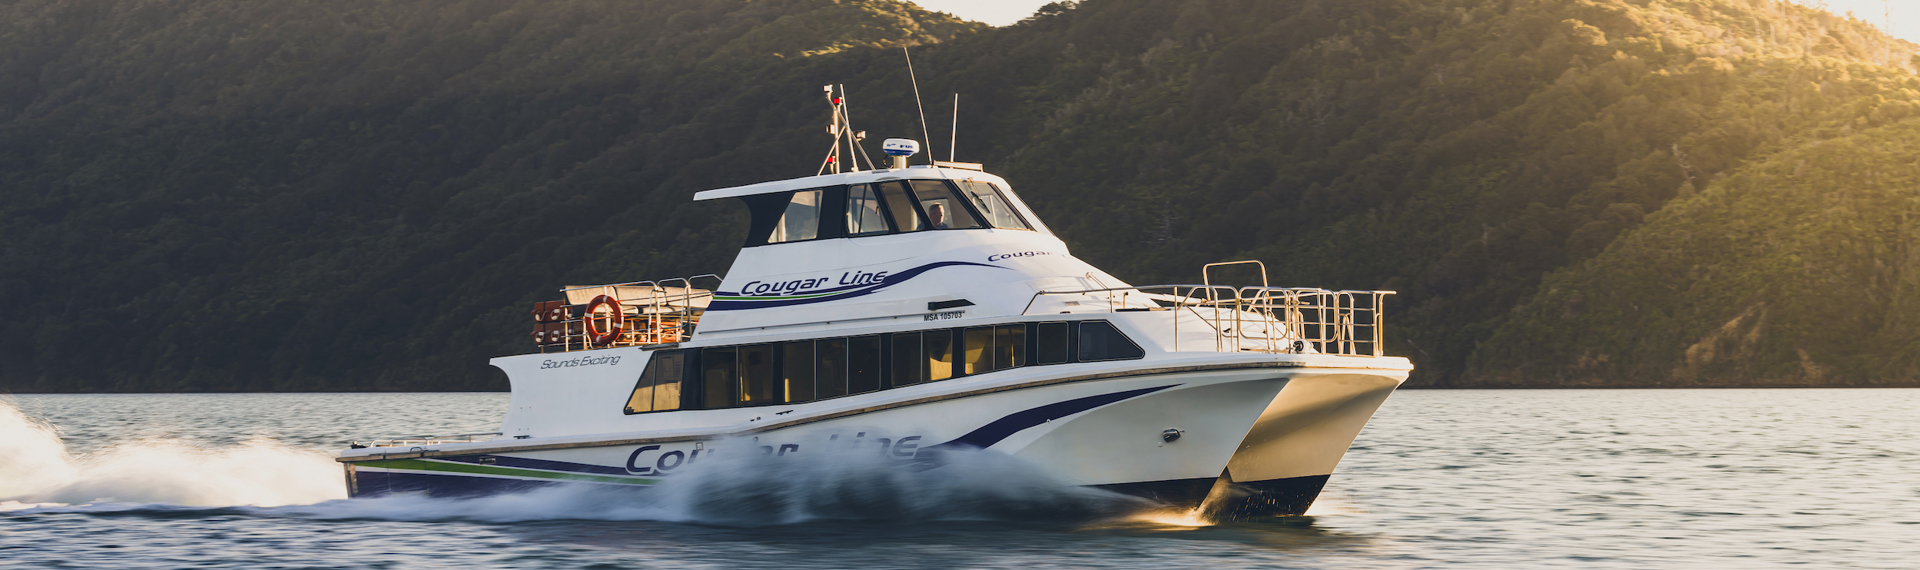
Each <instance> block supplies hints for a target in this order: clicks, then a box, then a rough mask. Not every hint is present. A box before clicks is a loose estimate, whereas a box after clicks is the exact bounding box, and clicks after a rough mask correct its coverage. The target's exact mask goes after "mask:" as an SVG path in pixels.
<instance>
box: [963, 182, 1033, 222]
mask: <svg viewBox="0 0 1920 570" xmlns="http://www.w3.org/2000/svg"><path fill="white" fill-rule="evenodd" d="M999 190H1000V189H999V188H996V187H994V186H993V185H992V184H988V183H985V182H980V181H977V180H962V181H960V191H961V192H963V193H965V194H966V195H967V199H968V200H971V201H973V208H974V209H976V210H979V211H980V215H982V216H986V217H987V223H989V224H992V225H993V227H996V228H1004V229H1012V230H1032V229H1033V228H1032V227H1031V226H1028V225H1027V221H1026V220H1024V219H1021V218H1020V213H1019V212H1016V211H1014V210H1013V206H1012V205H1010V204H1008V203H1007V200H1006V199H1005V198H1003V197H1001V195H1000V191H999Z"/></svg>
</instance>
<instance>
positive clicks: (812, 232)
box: [767, 190, 826, 243]
mask: <svg viewBox="0 0 1920 570" xmlns="http://www.w3.org/2000/svg"><path fill="white" fill-rule="evenodd" d="M825 197H826V192H825V191H824V190H802V191H799V192H794V193H793V199H792V200H789V201H788V202H787V210H786V211H785V212H782V213H781V214H780V221H778V222H775V223H774V225H773V234H771V235H769V236H767V243H782V242H789V241H801V240H809V239H814V238H817V237H820V205H821V202H822V201H823V200H825Z"/></svg>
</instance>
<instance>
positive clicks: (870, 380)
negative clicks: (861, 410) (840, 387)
mask: <svg viewBox="0 0 1920 570" xmlns="http://www.w3.org/2000/svg"><path fill="white" fill-rule="evenodd" d="M846 343H847V393H848V394H862V393H866V392H872V391H874V390H879V389H880V337H878V336H856V337H853V338H849V339H847V340H846Z"/></svg>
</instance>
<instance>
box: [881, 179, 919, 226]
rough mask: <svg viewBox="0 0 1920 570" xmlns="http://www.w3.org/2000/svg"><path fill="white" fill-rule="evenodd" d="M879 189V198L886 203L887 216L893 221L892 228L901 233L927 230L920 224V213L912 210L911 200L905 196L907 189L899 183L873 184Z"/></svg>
mask: <svg viewBox="0 0 1920 570" xmlns="http://www.w3.org/2000/svg"><path fill="white" fill-rule="evenodd" d="M874 186H875V187H878V188H879V189H880V197H881V198H883V199H885V200H886V202H887V214H888V215H889V217H891V218H892V219H893V227H895V228H899V229H900V231H901V232H917V231H920V230H924V229H927V227H926V224H923V223H921V222H920V213H919V212H915V211H914V210H913V198H911V197H908V196H907V187H906V185H905V184H903V183H900V182H883V183H880V184H875V185H874Z"/></svg>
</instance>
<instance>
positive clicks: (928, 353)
mask: <svg viewBox="0 0 1920 570" xmlns="http://www.w3.org/2000/svg"><path fill="white" fill-rule="evenodd" d="M1096 323H1097V324H1099V325H1104V326H1106V327H1108V328H1109V329H1111V330H1112V331H1113V333H1114V334H1116V335H1118V336H1119V338H1120V339H1121V340H1124V341H1126V343H1127V344H1128V345H1129V346H1131V347H1132V348H1133V351H1134V352H1135V353H1137V354H1138V356H1130V357H1122V358H1105V359H1092V360H1086V359H1082V358H1081V357H1080V341H1081V340H1082V335H1081V334H1080V333H1081V328H1082V327H1084V326H1087V325H1090V324H1096ZM1047 325H1063V326H1065V327H1066V328H1067V330H1066V332H1067V335H1066V337H1067V338H1066V343H1067V360H1066V361H1063V362H1049V363H1043V362H1040V350H1041V349H1040V342H1041V340H1040V337H1041V333H1040V330H1041V328H1042V327H1044V326H1047ZM1013 328H1018V329H1019V331H1018V336H1020V337H1021V342H1019V343H1018V345H1019V346H1013V345H1009V346H1007V347H1000V346H998V345H999V341H1000V339H1001V337H1002V336H1003V335H1002V333H1001V331H1002V330H1003V329H1013ZM976 329H983V330H980V331H979V332H984V333H986V338H987V339H988V341H989V342H990V343H992V344H991V345H990V346H988V347H987V348H985V349H984V350H983V353H984V356H985V357H986V366H987V367H988V369H986V370H983V371H979V372H967V370H966V369H967V359H966V354H967V342H966V337H967V332H968V331H970V330H976ZM907 335H913V336H916V337H918V339H917V340H918V341H919V342H918V345H919V348H918V350H917V351H916V354H917V355H918V356H917V360H918V361H919V362H916V363H915V364H914V368H915V369H916V370H917V371H918V374H919V375H920V376H921V380H920V381H918V382H915V383H913V384H901V383H899V381H898V379H897V378H896V377H895V376H896V375H895V372H896V370H895V369H896V368H898V367H899V366H900V363H899V362H896V361H895V359H896V358H897V356H898V355H896V354H895V353H894V346H895V344H896V343H898V342H900V341H899V340H897V339H899V338H901V337H903V336H907ZM932 335H940V336H943V337H945V338H944V340H945V343H944V347H943V348H944V351H945V355H946V356H947V358H948V359H949V360H948V361H946V362H945V364H946V366H947V367H948V370H947V371H946V374H947V375H946V377H945V378H938V379H935V378H934V376H935V371H934V370H933V368H932V367H933V360H932V357H933V355H934V353H935V352H936V351H935V344H936V343H935V342H934V340H933V339H930V338H928V337H929V336H932ZM856 339H871V342H873V343H875V344H876V345H877V346H876V348H877V349H878V358H877V359H876V361H875V362H874V363H872V364H874V365H875V366H878V367H879V368H878V370H877V371H876V374H877V376H878V378H877V383H878V386H879V387H878V388H876V389H874V390H869V391H866V392H852V391H851V390H852V388H853V386H852V375H853V373H854V370H853V361H852V359H853V356H854V355H853V353H854V350H853V342H854V341H855V340H856ZM836 342H837V343H838V344H839V346H840V349H841V351H843V354H841V355H840V358H839V360H840V362H839V363H838V365H839V367H840V370H839V372H840V376H842V378H841V381H842V382H843V389H845V390H847V391H846V392H842V393H840V394H838V395H833V396H826V397H821V396H820V393H821V390H820V388H821V376H822V370H821V365H820V360H821V356H822V355H823V354H825V352H826V351H825V350H824V349H825V348H826V347H828V346H831V345H832V344H834V343H836ZM799 343H806V344H807V345H809V347H810V348H809V350H808V351H807V352H808V353H809V354H810V355H811V358H810V359H811V360H812V361H813V366H811V367H810V368H811V369H812V381H813V390H812V392H813V394H812V395H813V396H814V397H813V399H810V400H805V401H797V402H796V401H790V400H788V399H787V396H786V390H784V389H783V386H784V385H785V380H786V367H787V365H788V362H787V352H788V350H789V349H788V347H789V346H791V345H795V344H799ZM752 347H765V349H766V350H767V352H768V354H769V358H770V359H771V362H770V363H768V365H767V366H768V368H769V369H770V370H771V374H772V376H771V377H770V378H769V381H770V382H771V383H772V386H771V389H772V390H773V392H774V393H775V396H774V397H772V398H770V399H769V400H768V401H766V402H764V403H759V402H756V403H752V404H750V405H749V404H748V403H746V402H742V401H740V396H741V395H740V394H739V393H738V391H739V389H741V388H743V387H744V386H743V385H742V382H744V381H745V380H746V378H745V376H744V375H745V374H746V364H745V362H744V360H743V356H742V353H743V352H744V350H745V349H748V348H752ZM717 351H725V352H729V353H731V356H732V360H733V362H732V366H731V370H732V374H731V377H730V378H728V379H727V381H726V382H723V383H722V384H723V385H724V386H726V387H727V394H725V395H724V399H725V400H726V401H727V402H729V403H730V405H728V406H726V407H708V406H707V402H708V400H709V399H710V397H711V396H716V395H715V394H708V392H709V390H708V388H709V386H708V385H707V384H708V380H707V377H706V376H707V374H706V372H707V367H708V365H709V364H711V363H709V362H707V361H706V360H707V359H706V358H705V357H706V355H707V354H708V353H710V352H717ZM1003 351H1004V352H1007V353H1008V355H1009V356H1010V360H1015V361H1018V363H1017V364H1013V363H1009V364H1010V365H1009V366H1006V367H1000V368H995V366H997V365H999V357H1000V355H1001V354H1002V352H1003ZM650 352H654V354H653V356H652V357H650V358H649V360H648V361H647V367H646V368H644V369H642V370H641V372H640V377H639V378H637V379H635V381H634V389H633V390H632V391H629V392H628V396H627V399H626V400H625V401H623V402H622V410H623V412H624V414H625V415H629V416H634V415H642V414H654V413H661V412H681V411H701V410H730V409H743V408H757V407H765V406H797V405H804V404H811V403H814V402H823V401H827V400H833V399H838V398H845V397H849V396H859V395H865V394H874V393H879V392H885V391H888V390H893V389H897V388H907V387H911V386H921V385H926V384H933V383H936V382H944V381H947V380H954V379H959V378H965V377H971V376H979V375H981V374H992V373H994V372H1000V371H1003V370H1011V369H1015V368H1031V367H1035V366H1057V365H1061V364H1081V363H1094V362H1115V361H1121V360H1140V359H1143V358H1146V350H1145V348H1144V347H1142V346H1141V345H1140V343H1139V342H1137V341H1135V340H1133V337H1132V336H1131V335H1128V334H1127V333H1126V331H1124V330H1121V328H1120V327H1119V326H1117V325H1115V324H1113V322H1112V321H1110V320H1107V319H1071V320H1049V321H1015V322H999V323H981V324H977V325H969V326H961V327H933V328H924V329H912V330H905V331H895V332H887V333H869V334H856V335H846V336H829V337H817V338H805V339H792V340H784V341H773V342H755V343H745V344H732V345H721V346H702V347H688V348H673V349H662V350H659V351H650ZM669 355H677V358H679V359H680V363H679V366H680V390H679V399H680V402H679V407H677V408H675V409H672V410H649V411H629V410H630V409H629V408H626V407H625V404H626V403H629V402H632V401H633V394H634V392H637V391H638V390H639V389H640V383H642V382H645V381H647V380H649V379H650V378H652V376H651V374H657V373H658V371H657V370H656V369H655V366H656V365H658V363H660V362H662V359H663V358H664V357H667V356H669ZM658 386H659V383H658V381H657V380H656V381H655V382H654V383H653V385H652V386H651V387H653V388H654V389H655V392H654V395H653V396H652V397H653V398H654V401H655V402H657V401H658V398H659V396H658V392H657V390H658Z"/></svg>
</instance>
